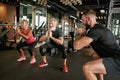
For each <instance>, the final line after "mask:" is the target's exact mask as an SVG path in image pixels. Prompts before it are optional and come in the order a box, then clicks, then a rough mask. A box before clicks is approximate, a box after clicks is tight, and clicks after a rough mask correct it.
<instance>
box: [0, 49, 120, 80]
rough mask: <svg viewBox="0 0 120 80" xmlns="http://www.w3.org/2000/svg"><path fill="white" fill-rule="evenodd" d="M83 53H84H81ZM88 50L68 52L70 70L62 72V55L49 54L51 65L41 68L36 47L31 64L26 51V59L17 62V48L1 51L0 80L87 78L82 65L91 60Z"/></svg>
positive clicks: (116, 79) (117, 79) (108, 79)
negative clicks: (34, 57)
mask: <svg viewBox="0 0 120 80" xmlns="http://www.w3.org/2000/svg"><path fill="white" fill-rule="evenodd" d="M81 53H82V54H81ZM83 53H88V51H85V50H81V51H80V52H79V53H77V54H70V53H68V68H69V72H68V73H64V72H62V60H61V56H60V55H55V56H48V57H47V60H48V63H49V65H48V66H47V67H43V68H39V67H38V64H39V62H40V61H41V56H40V54H39V52H38V50H37V49H35V56H36V59H37V62H36V63H35V64H33V65H31V64H29V60H30V55H29V54H28V52H27V51H25V55H26V57H27V60H26V61H23V62H17V58H18V57H19V54H18V53H17V51H16V49H11V50H2V51H0V80H85V79H84V77H83V74H82V66H83V64H84V63H85V62H87V61H89V60H91V57H89V56H87V55H86V54H83ZM105 78H106V79H105V80H120V77H119V75H112V76H110V75H109V76H108V77H105Z"/></svg>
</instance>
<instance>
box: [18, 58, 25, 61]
mask: <svg viewBox="0 0 120 80" xmlns="http://www.w3.org/2000/svg"><path fill="white" fill-rule="evenodd" d="M24 60H26V58H25V57H20V58H19V59H17V61H24Z"/></svg>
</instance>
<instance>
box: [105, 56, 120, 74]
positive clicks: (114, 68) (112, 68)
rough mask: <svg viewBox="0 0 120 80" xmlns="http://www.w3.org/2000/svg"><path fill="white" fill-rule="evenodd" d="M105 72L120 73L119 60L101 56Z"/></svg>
mask: <svg viewBox="0 0 120 80" xmlns="http://www.w3.org/2000/svg"><path fill="white" fill-rule="evenodd" d="M103 64H104V66H105V68H106V72H107V74H114V73H120V60H119V59H115V58H112V57H108V58H103Z"/></svg>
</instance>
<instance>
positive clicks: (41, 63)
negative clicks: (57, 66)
mask: <svg viewBox="0 0 120 80" xmlns="http://www.w3.org/2000/svg"><path fill="white" fill-rule="evenodd" d="M47 65H48V63H45V62H43V61H42V62H40V64H39V65H38V66H39V67H44V66H47Z"/></svg>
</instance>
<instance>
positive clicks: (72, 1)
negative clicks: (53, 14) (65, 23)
mask: <svg viewBox="0 0 120 80" xmlns="http://www.w3.org/2000/svg"><path fill="white" fill-rule="evenodd" d="M60 2H62V4H64V5H77V4H78V5H82V1H81V0H60Z"/></svg>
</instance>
